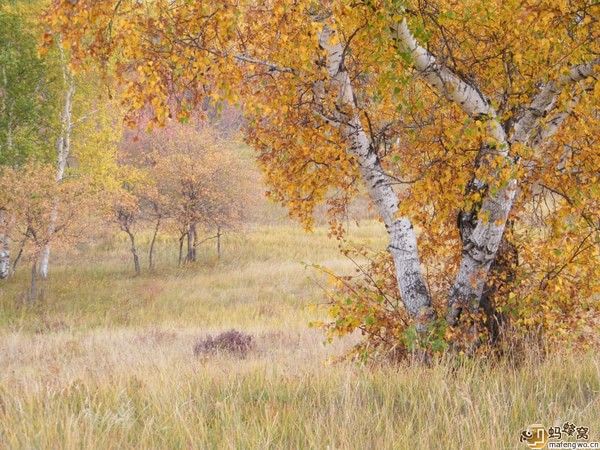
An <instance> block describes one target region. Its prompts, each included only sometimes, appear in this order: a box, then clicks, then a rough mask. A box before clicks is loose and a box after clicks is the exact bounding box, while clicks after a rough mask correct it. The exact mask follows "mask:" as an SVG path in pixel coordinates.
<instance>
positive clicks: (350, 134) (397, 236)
mask: <svg viewBox="0 0 600 450" xmlns="http://www.w3.org/2000/svg"><path fill="white" fill-rule="evenodd" d="M333 34H334V31H333V30H331V29H330V28H329V27H327V26H326V27H325V28H324V29H323V32H322V33H321V36H320V39H319V44H320V46H321V47H322V48H323V49H325V51H326V52H327V68H328V72H329V76H330V78H331V80H332V81H333V83H334V84H335V85H336V86H337V89H338V100H337V103H338V108H337V112H336V115H337V117H335V119H334V120H332V121H330V123H333V125H334V126H338V127H339V128H340V131H341V134H342V136H343V137H344V138H345V139H346V141H347V142H348V143H349V144H350V147H349V149H348V153H350V154H351V155H352V156H353V157H355V158H356V160H357V162H358V165H359V169H360V173H361V176H362V179H363V181H364V182H365V184H366V185H367V189H368V192H369V196H370V198H371V200H372V201H373V203H375V205H376V207H377V210H378V212H379V216H380V217H381V219H382V220H383V222H384V224H385V227H386V230H387V233H388V237H389V245H388V251H389V252H390V254H391V255H392V258H393V260H394V266H395V269H396V281H397V283H398V288H399V291H400V296H401V298H402V301H403V303H404V306H405V307H406V309H407V310H408V312H409V313H410V315H411V316H412V317H414V318H415V320H416V325H417V329H418V330H419V331H420V332H422V331H425V330H426V328H427V325H428V324H429V323H431V321H432V320H433V319H434V317H435V313H434V311H433V309H432V307H431V297H430V295H429V291H428V289H427V286H426V284H425V280H424V278H423V275H422V271H421V262H420V259H419V253H418V249H417V237H416V234H415V230H414V228H413V226H412V223H411V221H410V220H409V219H408V218H407V217H396V214H397V212H398V203H399V200H398V196H397V194H396V192H395V191H394V189H393V187H392V185H391V183H390V179H389V177H388V176H387V175H386V173H385V171H384V170H383V168H382V166H381V163H380V160H379V157H378V155H377V152H376V150H375V149H374V148H373V146H372V143H371V141H370V139H369V137H368V136H367V134H366V132H365V131H364V129H363V126H362V123H361V121H360V118H359V116H358V113H357V112H356V105H355V100H354V92H353V90H352V84H351V81H350V76H349V75H348V72H347V71H346V69H345V67H344V61H343V55H344V50H343V47H342V45H341V44H339V43H338V44H331V43H330V39H331V37H332V35H333ZM348 109H350V110H351V112H350V113H342V112H341V111H344V110H348ZM322 116H324V115H323V114H322ZM326 120H327V119H326Z"/></svg>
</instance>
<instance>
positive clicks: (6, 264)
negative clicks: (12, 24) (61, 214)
mask: <svg viewBox="0 0 600 450" xmlns="http://www.w3.org/2000/svg"><path fill="white" fill-rule="evenodd" d="M2 81H3V83H4V92H3V93H2V95H0V98H1V99H2V110H3V112H4V113H5V114H6V116H7V118H8V120H7V122H6V148H7V150H8V153H9V154H10V153H11V152H12V148H13V138H12V126H13V125H12V111H11V107H10V105H9V104H8V101H7V98H8V80H7V78H6V69H5V68H4V67H2ZM5 215H6V212H5V211H4V210H1V209H0V226H3V225H2V224H3V222H4V221H5V219H6V217H5ZM9 275H10V239H9V237H8V235H6V234H5V233H4V232H0V280H3V279H5V278H8V276H9Z"/></svg>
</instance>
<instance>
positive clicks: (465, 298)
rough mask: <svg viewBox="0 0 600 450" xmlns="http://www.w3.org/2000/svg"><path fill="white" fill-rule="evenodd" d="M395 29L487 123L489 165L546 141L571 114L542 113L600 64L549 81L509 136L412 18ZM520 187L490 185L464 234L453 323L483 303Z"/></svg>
mask: <svg viewBox="0 0 600 450" xmlns="http://www.w3.org/2000/svg"><path fill="white" fill-rule="evenodd" d="M394 31H395V38H396V40H397V42H398V43H399V44H400V47H401V48H402V49H403V50H404V51H406V52H407V53H409V54H410V55H411V57H412V59H413V64H414V66H415V69H416V70H417V71H418V72H419V73H420V75H421V76H422V77H423V78H424V79H425V80H426V81H427V83H428V84H430V85H431V86H432V87H434V88H435V89H437V90H438V91H439V92H440V93H441V94H443V95H444V96H445V97H446V98H447V99H449V100H451V101H453V102H455V103H456V104H458V105H459V106H460V107H461V108H462V109H463V111H464V112H465V113H466V114H468V115H469V116H470V117H473V118H475V119H481V120H485V121H486V122H487V126H488V133H489V134H490V136H491V137H493V138H494V139H495V141H496V143H495V145H494V146H493V148H491V149H489V148H487V146H486V147H484V148H482V152H481V153H482V154H480V155H479V158H480V162H481V164H483V165H485V164H488V163H489V160H488V158H486V153H488V152H489V153H492V152H493V153H494V154H495V155H499V156H502V157H503V158H505V160H506V162H507V164H509V165H514V164H515V163H514V161H513V160H512V159H511V158H510V155H509V149H510V145H511V144H512V143H514V142H521V143H526V144H528V145H535V146H538V145H541V144H542V141H545V140H547V139H549V138H550V136H551V135H552V134H554V132H555V131H556V129H557V128H558V127H559V126H560V124H561V123H562V121H563V120H564V118H565V117H566V116H558V118H557V119H556V120H555V121H553V122H552V123H551V124H550V127H549V129H546V130H540V129H539V124H540V118H542V117H544V116H545V115H546V114H547V113H548V112H549V111H550V110H551V109H552V108H553V107H554V105H555V104H556V101H557V98H558V95H559V94H560V92H561V91H562V89H563V88H564V86H566V85H568V84H572V83H576V82H578V81H580V80H582V79H584V78H586V77H589V76H591V75H592V74H593V71H594V67H595V66H596V65H598V64H599V63H600V58H598V59H596V60H594V61H592V62H590V63H587V64H581V65H578V66H575V67H573V68H572V69H571V70H570V72H569V73H568V74H566V75H564V76H562V77H561V78H560V79H559V80H558V82H555V83H548V84H546V85H545V86H544V87H543V89H542V90H541V91H540V93H539V94H538V95H537V96H536V97H535V98H534V100H533V102H532V103H531V105H529V107H528V108H526V110H525V113H524V114H523V115H522V117H521V118H520V119H519V121H518V122H517V123H516V125H515V127H514V130H515V131H514V134H513V136H512V137H511V139H510V140H509V139H508V137H507V136H506V133H505V131H504V128H503V126H502V124H501V122H500V121H499V119H498V118H497V114H496V111H495V110H494V108H493V107H492V106H491V102H490V101H489V99H488V98H487V97H486V96H485V95H483V94H482V93H481V92H480V91H479V90H478V89H477V88H476V87H475V86H473V85H472V84H470V83H467V82H466V81H464V80H463V79H461V78H460V77H459V76H457V75H456V74H454V73H453V72H452V71H451V70H449V69H448V68H446V67H444V66H443V65H441V64H439V63H438V61H436V59H435V57H434V56H433V55H431V54H430V53H429V52H428V51H427V50H426V49H425V48H423V47H421V46H420V45H419V44H418V43H417V41H416V39H415V38H414V36H413V35H412V33H411V32H410V30H409V28H408V24H407V22H406V20H403V21H402V22H401V23H400V24H398V25H397V26H396V27H395V30H394ZM474 185H475V186H476V187H483V184H482V183H481V182H480V181H478V180H474ZM516 191H517V180H516V179H510V180H508V181H507V182H506V183H505V185H504V186H501V187H500V188H499V189H489V190H488V193H487V195H486V196H485V198H484V200H483V203H482V205H481V208H480V211H479V218H478V219H477V222H476V224H475V227H474V228H473V230H472V231H470V232H469V233H467V234H466V235H463V249H462V258H461V262H460V266H459V271H458V274H457V276H456V279H455V282H454V285H453V287H452V290H451V292H450V296H449V299H448V306H449V310H448V316H447V321H448V322H449V323H450V324H454V323H455V322H456V320H457V318H458V316H459V314H460V311H461V310H462V308H468V309H470V310H471V311H474V310H477V309H478V308H479V305H480V302H481V297H482V294H483V290H484V286H485V283H486V280H487V275H488V272H489V269H490V266H491V264H492V262H493V261H494V258H495V257H496V253H497V251H498V248H499V246H500V242H501V240H502V235H503V233H504V229H505V227H506V222H507V220H508V216H509V214H510V210H511V209H512V205H513V203H514V200H515V196H516Z"/></svg>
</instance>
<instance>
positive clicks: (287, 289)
mask: <svg viewBox="0 0 600 450" xmlns="http://www.w3.org/2000/svg"><path fill="white" fill-rule="evenodd" d="M325 234H326V232H325V231H324V230H320V229H319V230H317V232H316V233H315V234H314V235H306V234H304V233H303V232H301V231H298V230H296V229H294V228H292V227H288V226H278V227H261V228H259V229H256V230H253V231H249V232H247V233H245V234H244V235H237V236H230V237H229V238H228V240H227V241H226V242H225V257H224V258H223V259H222V260H220V261H219V260H217V259H216V255H215V254H214V250H213V249H209V248H208V247H206V248H205V251H204V252H202V255H203V256H202V259H201V261H199V263H198V264H197V265H194V266H189V267H186V268H182V269H178V268H176V267H174V262H175V260H176V255H175V252H176V249H175V244H174V242H172V241H169V240H164V241H162V242H161V244H160V252H159V260H160V262H161V263H160V265H159V267H158V268H157V270H156V272H154V273H148V272H147V273H145V274H143V275H142V276H141V277H137V278H133V277H131V274H130V268H129V266H128V264H129V260H128V254H127V246H126V243H125V242H120V241H119V240H118V239H116V240H114V239H113V240H109V241H107V242H106V243H105V244H104V245H102V246H99V247H94V248H92V249H87V250H86V251H85V252H82V253H81V254H72V255H66V256H64V257H61V258H60V259H59V260H58V261H57V262H58V264H57V265H55V267H54V271H53V273H52V279H51V281H50V283H49V285H48V286H47V287H46V295H45V298H44V300H43V301H42V302H40V304H39V305H37V306H34V307H25V306H22V305H21V303H20V295H21V292H22V291H23V290H24V289H25V286H24V285H25V282H26V280H25V278H26V274H25V273H23V274H18V276H17V277H16V278H15V279H13V280H11V281H9V282H8V283H7V284H3V285H2V287H1V288H0V289H1V291H0V307H1V308H2V309H1V312H0V448H7V449H32V448H35V449H37V448H39V449H59V448H60V449H81V448H85V449H88V448H89V449H129V448H131V449H147V448H148V449H150V448H165V449H179V448H181V449H196V448H197V449H206V448H240V449H246V448H259V449H263V448H273V449H283V448H323V449H325V448H340V449H379V448H381V449H386V448H397V449H404V448H406V449H408V448H423V449H467V448H468V449H496V448H527V447H525V446H524V445H523V444H520V443H519V433H520V431H521V430H522V429H523V428H524V427H526V426H527V425H529V424H532V423H540V422H541V423H543V424H545V425H546V426H551V425H558V424H562V423H563V422H565V421H570V422H573V423H576V424H578V425H584V426H589V427H590V438H591V439H592V440H600V359H599V358H598V357H597V356H595V355H564V354H560V353H558V352H557V355H556V356H554V357H551V358H549V359H547V360H545V361H540V360H539V358H536V357H535V355H533V354H532V355H530V356H529V357H528V358H527V359H526V361H525V363H523V364H522V365H520V366H518V367H515V366H513V365H511V364H510V363H508V362H496V363H491V362H489V363H487V362H481V361H478V362H475V361H468V360H466V361H445V360H443V361H438V362H436V363H434V364H433V365H432V366H430V367H423V366H419V365H415V364H413V365H410V364H405V365H402V366H399V367H385V366H383V367H361V366H357V365H355V364H351V363H338V362H333V361H334V359H335V357H336V356H339V355H340V354H342V353H343V352H344V351H345V349H347V348H348V346H349V345H351V344H352V342H353V340H354V339H356V337H355V336H353V337H350V338H348V339H346V340H344V341H339V342H336V343H334V344H333V345H324V344H323V337H322V336H321V335H320V334H319V333H318V332H317V331H315V330H310V329H308V328H307V326H306V324H307V322H308V321H309V320H310V319H311V318H313V317H314V316H315V315H317V314H321V312H319V310H317V311H313V310H312V309H310V308H308V306H309V305H310V304H313V303H318V302H320V301H322V297H323V295H322V292H321V289H320V288H319V286H318V285H317V283H316V282H315V279H317V281H318V274H316V273H315V272H314V271H311V270H310V269H307V268H305V266H304V265H303V264H302V262H305V263H321V264H327V265H329V266H332V267H334V268H335V269H336V270H339V271H350V270H352V265H351V264H350V263H349V262H348V261H345V260H344V259H342V258H341V257H340V256H339V253H338V252H337V249H336V244H335V242H333V241H330V240H328V239H327V238H326V236H325ZM352 236H353V239H356V240H360V241H369V242H370V243H371V244H372V245H374V246H383V245H384V243H383V241H381V238H380V236H381V233H380V229H379V226H378V225H377V224H369V225H366V226H362V227H360V228H358V229H356V228H355V229H353V230H352ZM232 327H236V328H238V329H241V330H244V331H246V332H249V333H252V334H253V335H254V336H255V340H256V346H255V349H254V350H253V351H252V352H251V353H250V354H249V355H247V357H245V358H239V357H236V356H234V355H227V354H221V355H216V356H205V357H200V358H198V357H195V356H194V355H193V346H194V344H195V342H196V340H197V339H198V338H199V337H200V336H203V335H205V334H207V333H213V332H216V331H219V330H224V329H228V328H232Z"/></svg>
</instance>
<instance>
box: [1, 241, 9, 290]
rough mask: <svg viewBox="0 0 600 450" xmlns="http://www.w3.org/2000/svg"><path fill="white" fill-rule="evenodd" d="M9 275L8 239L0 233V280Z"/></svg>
mask: <svg viewBox="0 0 600 450" xmlns="http://www.w3.org/2000/svg"><path fill="white" fill-rule="evenodd" d="M9 275H10V239H9V238H8V236H7V235H5V234H1V235H0V280H3V279H5V278H8V276H9Z"/></svg>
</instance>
